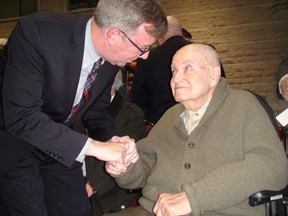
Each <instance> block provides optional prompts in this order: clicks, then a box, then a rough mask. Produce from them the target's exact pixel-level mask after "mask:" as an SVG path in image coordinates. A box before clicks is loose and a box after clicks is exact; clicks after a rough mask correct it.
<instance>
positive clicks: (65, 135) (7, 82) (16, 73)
mask: <svg viewBox="0 0 288 216" xmlns="http://www.w3.org/2000/svg"><path fill="white" fill-rule="evenodd" d="M24 28H25V29H29V30H28V31H25V32H24V31H23V29H24ZM9 44H10V45H9V49H8V55H7V64H6V69H5V75H4V80H3V115H4V126H5V128H6V130H7V131H8V132H9V133H10V134H11V135H12V136H15V137H17V138H19V139H21V140H24V141H26V142H28V143H30V144H32V145H33V146H35V147H37V148H38V149H40V150H41V151H43V152H45V153H46V154H48V155H49V156H51V157H52V158H54V159H55V160H57V161H59V162H60V163H62V164H64V165H65V166H67V167H70V166H72V165H73V163H74V162H75V158H76V157H77V156H78V154H79V152H80V151H81V150H82V148H83V146H84V144H85V142H86V141H87V137H86V136H84V135H81V134H80V133H77V132H75V131H73V130H72V129H70V128H68V127H66V126H65V125H63V124H62V123H59V122H55V121H54V120H53V117H52V115H47V114H46V112H45V110H43V103H44V100H45V99H44V98H43V88H44V87H45V78H46V76H48V74H46V71H47V64H46V59H45V57H44V55H43V54H44V52H43V50H42V46H41V35H40V33H39V31H38V28H37V26H36V25H35V23H34V22H33V21H31V19H29V18H25V19H23V20H21V21H19V22H18V24H17V26H16V28H15V30H14V32H13V34H12V36H11V38H10V42H9ZM60 93H61V92H60ZM50 97H51V96H50ZM55 103H56V102H55ZM60 105H61V104H60Z"/></svg>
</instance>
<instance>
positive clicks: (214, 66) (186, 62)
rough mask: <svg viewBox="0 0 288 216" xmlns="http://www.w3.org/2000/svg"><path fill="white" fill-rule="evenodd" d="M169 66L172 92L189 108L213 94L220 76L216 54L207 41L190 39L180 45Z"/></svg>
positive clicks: (176, 98) (191, 108)
mask: <svg viewBox="0 0 288 216" xmlns="http://www.w3.org/2000/svg"><path fill="white" fill-rule="evenodd" d="M171 69H172V74H173V76H172V79H171V83H170V84H171V89H172V93H173V96H174V98H175V100H176V101H177V102H180V103H182V104H183V105H184V106H185V107H186V108H187V109H188V110H192V111H197V110H198V109H199V108H201V107H202V106H203V105H204V104H205V103H206V102H207V100H209V98H211V97H212V95H213V93H214V90H215V89H216V86H217V84H218V82H219V79H220V76H221V69H220V61H219V57H218V54H217V53H216V51H215V50H214V49H213V48H212V47H211V46H208V45H206V44H197V43H192V44H189V45H186V46H184V47H182V48H181V49H179V50H178V51H177V52H176V53H175V55H174V56H173V59H172V65H171Z"/></svg>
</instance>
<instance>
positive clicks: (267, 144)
mask: <svg viewBox="0 0 288 216" xmlns="http://www.w3.org/2000/svg"><path fill="white" fill-rule="evenodd" d="M171 68H172V74H173V76H172V79H171V88H172V92H173V96H174V97H175V100H176V101H178V102H179V104H177V105H175V106H173V107H172V108H170V109H169V110H168V111H167V112H166V113H165V114H164V115H163V117H162V118H161V119H160V120H159V122H158V123H157V124H156V125H155V126H154V128H153V129H152V130H151V132H150V133H149V135H148V137H147V138H145V139H143V140H140V141H139V142H138V143H137V148H138V152H139V160H138V161H137V162H136V163H135V164H131V165H130V166H128V168H127V171H126V167H125V166H123V165H122V164H119V163H114V162H108V163H107V164H106V170H107V171H108V172H109V173H110V174H111V175H113V176H114V177H116V181H117V183H118V184H119V185H120V186H122V187H126V188H137V187H143V196H142V197H141V198H140V200H139V203H140V206H139V207H137V208H132V209H127V210H124V211H122V212H120V213H118V214H115V215H123V216H124V215H125V216H127V215H138V216H140V215H143V216H144V215H153V213H154V214H155V215H157V216H164V215H193V216H194V215H253V216H263V214H264V209H263V208H264V207H263V206H259V207H254V208H252V207H250V206H249V205H248V197H249V195H251V194H252V193H254V192H256V191H259V190H262V189H271V190H278V189H282V188H283V187H284V186H286V184H287V180H288V173H287V159H286V155H285V153H284V149H283V146H282V143H281V142H280V140H279V138H278V135H277V132H276V131H275V129H274V127H273V124H272V122H271V120H270V119H269V117H268V115H267V113H266V111H265V110H264V108H263V107H262V105H260V104H259V102H258V100H257V99H256V98H255V96H254V95H253V94H251V93H249V92H248V91H242V90H234V89H230V88H229V85H228V82H227V81H226V80H225V79H224V78H220V74H221V70H220V61H219V57H218V55H217V53H216V51H215V50H214V49H213V48H211V47H210V46H207V45H204V44H190V45H186V46H184V47H182V48H181V49H180V50H179V51H177V52H176V54H175V55H174V57H173V60H172V66H171ZM125 171H126V172H125ZM113 215H114V214H113Z"/></svg>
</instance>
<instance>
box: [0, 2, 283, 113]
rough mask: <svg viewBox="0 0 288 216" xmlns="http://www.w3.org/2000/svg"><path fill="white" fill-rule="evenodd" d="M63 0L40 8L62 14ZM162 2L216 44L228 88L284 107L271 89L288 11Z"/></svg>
mask: <svg viewBox="0 0 288 216" xmlns="http://www.w3.org/2000/svg"><path fill="white" fill-rule="evenodd" d="M55 2H56V3H55ZM59 2H60V3H59ZM64 2H65V0H62V2H61V1H60V0H59V1H49V3H48V0H40V9H41V8H42V10H48V11H49V10H51V11H58V12H62V11H65V10H64V5H65V4H64ZM161 2H162V5H163V8H164V10H165V11H166V13H167V15H174V16H176V17H177V18H178V19H179V20H180V21H181V23H182V26H183V27H185V28H186V29H187V30H188V31H189V32H191V33H192V35H193V41H194V42H205V43H210V44H213V45H214V46H215V47H216V49H217V51H218V52H219V54H220V58H221V61H222V63H223V65H224V68H225V71H226V76H227V79H228V81H229V83H230V84H231V86H232V87H235V88H241V89H249V90H252V91H255V92H257V93H258V94H260V95H262V96H264V97H265V98H266V99H267V101H268V102H269V104H270V105H271V106H272V108H273V110H274V112H275V114H278V113H279V112H281V111H282V110H283V109H284V108H286V107H288V103H286V102H284V101H280V100H277V98H276V93H275V88H276V87H275V86H276V83H275V72H276V71H277V68H278V66H279V63H280V62H281V61H282V60H284V59H285V58H287V59H288V11H287V10H286V11H280V12H278V13H276V14H273V13H272V11H271V10H269V8H271V6H272V5H273V4H274V3H275V2H276V1H275V0H177V1H176V0H161ZM61 7H62V8H63V10H61ZM15 22H16V21H15V20H11V21H3V22H0V37H7V36H8V35H9V34H10V32H11V30H12V28H13V27H14V25H15Z"/></svg>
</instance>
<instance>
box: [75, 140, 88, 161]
mask: <svg viewBox="0 0 288 216" xmlns="http://www.w3.org/2000/svg"><path fill="white" fill-rule="evenodd" d="M91 141H92V139H91V138H88V139H87V141H86V143H85V145H84V147H83V148H82V150H81V152H80V153H79V155H78V156H77V158H76V161H78V162H80V163H83V161H84V159H85V156H86V155H85V153H86V151H87V149H88V147H89V145H90V143H91Z"/></svg>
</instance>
